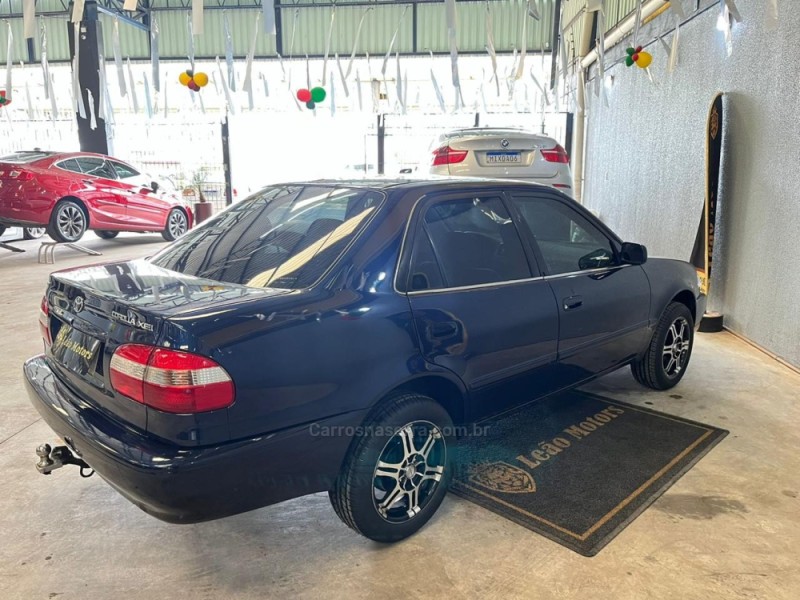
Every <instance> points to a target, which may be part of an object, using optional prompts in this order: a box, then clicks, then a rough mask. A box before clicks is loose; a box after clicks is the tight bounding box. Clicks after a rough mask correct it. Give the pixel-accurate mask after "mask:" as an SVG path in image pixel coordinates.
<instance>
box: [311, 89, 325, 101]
mask: <svg viewBox="0 0 800 600" xmlns="http://www.w3.org/2000/svg"><path fill="white" fill-rule="evenodd" d="M327 95H328V94H327V92H326V91H325V88H322V87H315V88H313V89H312V90H311V99H312V100H313V101H314V102H322V101H323V100H325V96H327Z"/></svg>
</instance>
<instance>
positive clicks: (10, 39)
mask: <svg viewBox="0 0 800 600" xmlns="http://www.w3.org/2000/svg"><path fill="white" fill-rule="evenodd" d="M6 25H7V26H8V51H7V54H6V98H8V99H9V100H11V96H12V95H13V94H12V91H11V90H12V85H11V69H12V68H13V67H14V58H13V56H14V33H13V32H12V31H11V23H10V22H9V21H6ZM4 112H8V111H4Z"/></svg>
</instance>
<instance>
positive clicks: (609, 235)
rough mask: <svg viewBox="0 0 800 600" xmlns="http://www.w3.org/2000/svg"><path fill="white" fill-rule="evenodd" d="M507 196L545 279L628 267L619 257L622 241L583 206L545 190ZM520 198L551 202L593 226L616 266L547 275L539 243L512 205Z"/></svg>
mask: <svg viewBox="0 0 800 600" xmlns="http://www.w3.org/2000/svg"><path fill="white" fill-rule="evenodd" d="M507 194H508V203H509V205H510V207H511V211H512V213H513V215H514V218H515V219H516V220H517V221H518V223H519V226H518V228H520V229H522V231H523V233H522V235H523V236H525V237H526V238H527V239H528V241H529V243H530V244H531V247H532V248H533V252H534V254H535V255H536V260H537V262H538V263H539V264H540V265H542V267H541V272H542V275H543V276H544V278H545V279H555V278H558V277H570V276H574V275H581V274H596V273H601V272H608V271H610V270H612V269H620V268H622V267H626V266H630V265H626V264H625V263H623V262H622V260H621V257H620V249H621V247H622V240H621V239H620V237H619V236H618V235H616V234H615V233H614V232H613V231H612V230H611V229H609V228H608V226H607V225H606V224H605V223H603V222H602V221H600V220H599V219H598V218H597V217H595V216H594V215H593V214H592V213H591V212H589V211H588V210H587V209H586V208H585V207H584V206H583V205H581V204H578V203H577V202H576V201H574V200H570V201H566V200H565V199H564V198H562V197H560V195H556V194H549V193H547V191H546V190H523V189H519V188H517V189H512V190H507ZM515 196H516V197H520V198H534V199H536V200H543V201H545V202H553V203H559V204H561V205H562V206H563V207H564V208H566V209H568V210H572V211H573V212H574V213H576V214H578V215H579V216H580V217H582V218H583V219H584V220H586V221H587V222H588V223H589V224H590V225H593V226H594V227H595V229H597V231H599V232H600V235H602V236H603V237H605V238H606V240H607V241H608V243H609V246H610V248H611V251H612V252H613V253H614V260H615V263H616V264H613V265H609V266H607V267H596V268H593V269H578V270H576V271H568V272H564V273H549V272H548V271H547V262H546V261H545V259H544V255H543V254H542V250H541V247H540V246H539V242H537V241H536V238H535V236H534V235H533V232H532V231H531V230H530V227H529V226H528V224H527V223H526V221H525V217H524V216H523V215H522V213H521V212H520V210H519V209H518V208H517V206H516V205H515V204H514V197H515Z"/></svg>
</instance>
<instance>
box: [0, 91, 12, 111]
mask: <svg viewBox="0 0 800 600" xmlns="http://www.w3.org/2000/svg"><path fill="white" fill-rule="evenodd" d="M9 104H11V98H6V91H5V90H0V108H2V107H4V106H8V105H9Z"/></svg>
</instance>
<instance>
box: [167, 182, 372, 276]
mask: <svg viewBox="0 0 800 600" xmlns="http://www.w3.org/2000/svg"><path fill="white" fill-rule="evenodd" d="M382 200H383V194H381V193H379V192H375V191H371V190H363V189H349V188H332V187H323V186H303V185H287V186H278V187H269V188H267V189H265V190H262V191H261V192H259V193H257V194H255V195H254V196H251V197H250V198H248V199H246V200H243V201H241V202H239V203H238V204H234V205H233V206H232V207H231V208H230V209H228V210H226V211H224V212H221V213H220V214H219V215H217V216H216V217H214V218H213V219H211V220H209V221H208V222H207V223H204V224H203V226H202V227H200V228H198V229H195V230H194V231H191V232H189V233H188V234H186V235H184V236H183V237H182V238H180V239H179V240H178V241H177V242H175V243H174V244H172V245H170V246H168V247H167V248H166V249H164V250H163V251H162V252H160V253H159V254H157V255H156V256H155V257H154V258H153V259H152V261H153V262H154V263H155V264H156V265H158V266H160V267H163V268H165V269H170V270H172V271H178V272H180V273H185V274H187V275H193V276H195V277H204V278H207V279H213V280H216V281H225V282H229V283H236V284H241V285H247V286H250V287H272V288H286V289H299V288H304V287H308V286H310V285H313V284H314V283H316V281H317V280H318V279H319V278H320V277H321V276H322V275H323V274H324V273H325V271H327V270H328V268H330V266H331V265H332V264H333V263H334V262H335V261H336V260H337V259H338V258H339V256H340V255H341V254H342V252H343V251H344V249H345V248H346V247H347V246H348V244H349V243H350V242H351V241H352V240H353V239H355V238H356V237H357V236H358V235H359V234H360V232H361V231H362V230H363V228H364V225H365V223H366V222H367V221H368V220H369V217H370V216H371V215H373V214H374V212H375V211H376V210H377V208H378V206H379V205H380V203H381V201H382Z"/></svg>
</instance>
